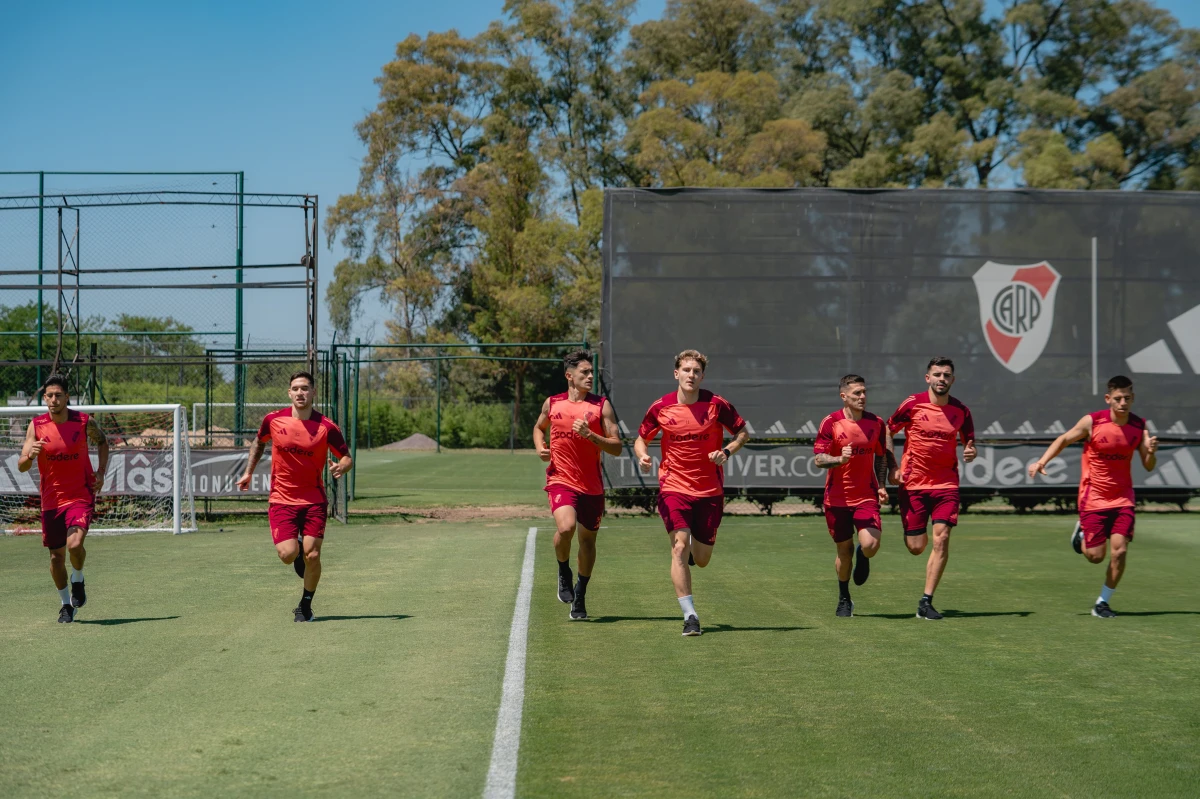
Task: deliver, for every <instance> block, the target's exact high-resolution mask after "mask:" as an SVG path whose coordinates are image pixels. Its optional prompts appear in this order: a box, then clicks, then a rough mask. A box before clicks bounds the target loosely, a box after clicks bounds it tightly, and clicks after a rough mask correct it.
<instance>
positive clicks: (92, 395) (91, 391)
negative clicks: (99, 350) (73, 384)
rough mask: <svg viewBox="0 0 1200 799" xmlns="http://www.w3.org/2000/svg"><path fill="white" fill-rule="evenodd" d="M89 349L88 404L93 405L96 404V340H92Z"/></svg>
mask: <svg viewBox="0 0 1200 799" xmlns="http://www.w3.org/2000/svg"><path fill="white" fill-rule="evenodd" d="M91 350H92V351H91V357H90V358H89V360H90V361H91V362H92V368H91V372H92V379H91V383H90V385H89V386H88V404H89V405H95V404H96V342H94V341H93V342H92V347H91Z"/></svg>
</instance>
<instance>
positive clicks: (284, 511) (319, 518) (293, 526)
mask: <svg viewBox="0 0 1200 799" xmlns="http://www.w3.org/2000/svg"><path fill="white" fill-rule="evenodd" d="M326 518H327V514H326V506H325V504H324V503H321V504H319V505H318V504H312V505H277V504H275V503H274V502H272V503H271V504H269V505H267V519H268V520H270V523H271V540H272V541H274V542H275V543H276V544H282V543H283V542H284V541H295V540H296V539H297V538H300V537H301V536H305V535H307V536H311V537H313V538H324V537H325V520H326Z"/></svg>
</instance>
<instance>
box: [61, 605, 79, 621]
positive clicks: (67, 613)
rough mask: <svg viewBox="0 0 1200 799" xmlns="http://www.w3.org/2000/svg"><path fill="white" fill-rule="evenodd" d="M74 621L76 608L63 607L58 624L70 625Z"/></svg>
mask: <svg viewBox="0 0 1200 799" xmlns="http://www.w3.org/2000/svg"><path fill="white" fill-rule="evenodd" d="M73 621H75V608H73V607H71V606H70V605H63V606H62V608H61V609H60V610H59V611H58V623H59V624H70V623H71V622H73Z"/></svg>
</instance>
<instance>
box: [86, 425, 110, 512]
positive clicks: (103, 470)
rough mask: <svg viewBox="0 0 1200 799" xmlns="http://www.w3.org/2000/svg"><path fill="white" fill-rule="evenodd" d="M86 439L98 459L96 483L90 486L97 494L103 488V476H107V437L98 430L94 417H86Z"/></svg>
mask: <svg viewBox="0 0 1200 799" xmlns="http://www.w3.org/2000/svg"><path fill="white" fill-rule="evenodd" d="M87 437H88V441H90V442H91V443H92V445H93V446H94V447H95V448H96V457H97V458H98V459H99V463H98V464H97V466H96V478H95V479H96V482H95V485H93V486H92V490H93V491H94V492H95V493H97V494H99V493H100V491H101V489H103V488H104V475H106V474H108V436H106V435H104V431H103V430H101V429H100V423H99V422H97V421H96V417H95V416H89V417H88V423H87Z"/></svg>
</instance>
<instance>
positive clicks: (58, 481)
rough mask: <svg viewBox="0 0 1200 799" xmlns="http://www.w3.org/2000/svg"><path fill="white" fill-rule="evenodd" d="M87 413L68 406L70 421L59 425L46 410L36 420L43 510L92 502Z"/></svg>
mask: <svg viewBox="0 0 1200 799" xmlns="http://www.w3.org/2000/svg"><path fill="white" fill-rule="evenodd" d="M89 418H90V417H89V416H88V414H86V413H80V412H79V411H73V410H71V409H69V408H68V409H67V421H65V422H63V423H62V424H59V423H57V422H55V421H54V420H53V419H51V418H50V414H48V413H43V414H42V415H41V416H36V417H34V419H33V435H34V438H36V439H37V440H38V441H41V442H42V451H41V452H40V453H39V454H38V456H37V467H38V475H39V480H40V489H41V496H42V510H54V509H55V508H61V507H63V506H64V505H70V504H71V503H74V502H86V503H87V504H89V505H90V504H92V502H94V501H95V495H94V494H92V481H93V479H94V477H95V472H94V471H93V470H92V461H91V459H90V458H89V457H88V438H87V424H88V419H89Z"/></svg>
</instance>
